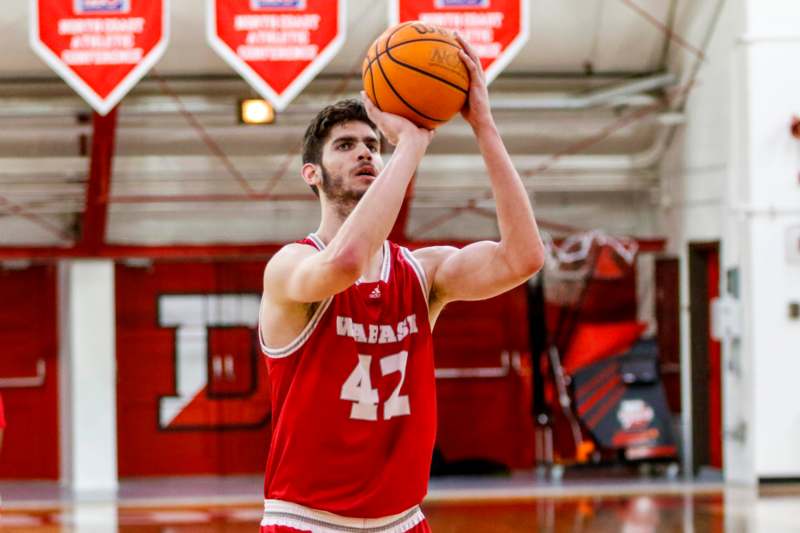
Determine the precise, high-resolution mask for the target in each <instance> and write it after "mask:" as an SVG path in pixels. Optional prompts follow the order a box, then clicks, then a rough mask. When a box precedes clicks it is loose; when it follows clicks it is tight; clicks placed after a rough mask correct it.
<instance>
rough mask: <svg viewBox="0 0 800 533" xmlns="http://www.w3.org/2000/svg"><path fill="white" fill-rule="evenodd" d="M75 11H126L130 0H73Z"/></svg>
mask: <svg viewBox="0 0 800 533" xmlns="http://www.w3.org/2000/svg"><path fill="white" fill-rule="evenodd" d="M73 7H74V8H75V13H78V14H83V13H128V12H129V11H130V10H131V0H75V1H74V4H73Z"/></svg>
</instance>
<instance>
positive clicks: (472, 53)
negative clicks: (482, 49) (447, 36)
mask: <svg viewBox="0 0 800 533" xmlns="http://www.w3.org/2000/svg"><path fill="white" fill-rule="evenodd" d="M456 40H458V44H460V45H461V48H463V49H464V52H466V54H467V55H468V56H469V58H470V59H472V61H474V62H475V64H476V65H478V68H480V65H481V60H480V58H479V57H478V53H477V52H476V51H475V49H474V48H473V47H472V45H471V44H469V43H468V42H467V41H466V40H464V38H463V37H461V35H460V34H459V33H458V32H456Z"/></svg>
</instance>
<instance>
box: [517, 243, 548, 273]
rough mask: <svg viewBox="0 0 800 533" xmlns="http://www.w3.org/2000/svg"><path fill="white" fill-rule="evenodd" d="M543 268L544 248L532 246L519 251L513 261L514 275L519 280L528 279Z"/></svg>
mask: <svg viewBox="0 0 800 533" xmlns="http://www.w3.org/2000/svg"><path fill="white" fill-rule="evenodd" d="M542 267H544V248H543V247H542V245H541V244H540V245H538V246H532V247H530V248H527V249H525V250H523V251H521V252H520V253H519V254H518V255H517V257H516V258H515V261H514V274H515V277H517V278H519V279H525V280H527V279H530V278H532V277H533V276H534V275H536V273H537V272H539V271H540V270H541V269H542Z"/></svg>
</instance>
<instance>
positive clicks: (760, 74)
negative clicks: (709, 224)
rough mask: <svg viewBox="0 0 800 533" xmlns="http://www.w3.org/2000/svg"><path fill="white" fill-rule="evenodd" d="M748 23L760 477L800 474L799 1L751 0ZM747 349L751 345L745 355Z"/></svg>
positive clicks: (749, 217)
mask: <svg viewBox="0 0 800 533" xmlns="http://www.w3.org/2000/svg"><path fill="white" fill-rule="evenodd" d="M745 13H746V25H745V32H744V35H743V38H742V42H741V44H740V46H739V48H738V50H737V55H738V56H739V57H738V59H739V64H741V65H743V67H744V69H743V70H744V73H745V77H746V79H745V82H746V84H745V85H744V88H745V89H746V92H745V93H744V94H743V97H744V98H743V99H744V101H745V103H746V107H745V109H744V112H745V113H746V118H745V121H743V123H745V124H747V129H746V131H747V135H746V136H745V135H742V136H740V138H739V145H738V146H737V147H736V148H737V151H739V152H741V153H744V154H745V155H746V160H745V161H743V163H744V165H743V167H744V168H743V172H742V173H741V174H740V175H739V178H740V183H739V187H737V189H738V190H739V191H741V192H742V197H741V203H740V204H738V205H734V206H733V208H734V211H735V212H736V213H737V215H738V216H737V220H739V221H740V227H745V228H746V236H747V238H746V242H747V244H748V249H746V250H743V251H742V253H741V254H740V260H741V261H742V268H743V270H744V269H748V270H749V271H750V276H749V277H748V281H750V283H748V285H746V286H745V287H744V288H745V290H746V291H747V292H746V294H743V304H744V305H745V306H747V308H748V310H749V311H750V312H751V313H752V323H751V324H750V325H751V326H752V331H751V335H752V338H751V339H750V340H749V342H748V343H747V344H746V347H745V351H744V354H745V355H744V357H745V359H748V358H749V359H750V361H749V362H750V364H751V365H752V368H753V379H754V383H753V388H754V391H755V395H754V398H755V405H754V413H753V416H754V421H753V422H754V424H753V429H752V432H753V434H754V435H753V438H754V439H755V470H756V474H757V476H758V477H761V478H763V477H797V476H800V401H798V400H797V394H796V391H797V389H798V381H797V376H800V357H798V355H797V349H798V346H800V322H798V321H797V320H794V321H791V320H789V319H788V311H787V309H788V305H789V302H791V301H800V267H799V266H798V265H791V264H789V263H788V261H787V257H786V251H785V250H786V248H785V246H786V245H785V236H786V232H787V230H788V229H789V228H790V227H792V226H797V225H798V224H800V183H798V173H800V141H798V140H797V139H794V138H792V137H791V135H790V133H789V124H790V120H791V117H792V115H793V114H797V113H800V69H798V68H797V65H798V57H800V30H799V29H798V24H797V22H798V21H800V3H798V2H790V1H780V0H747V2H746V5H745ZM748 349H749V350H750V351H749V353H748Z"/></svg>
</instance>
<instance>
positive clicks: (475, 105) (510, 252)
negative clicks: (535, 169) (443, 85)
mask: <svg viewBox="0 0 800 533" xmlns="http://www.w3.org/2000/svg"><path fill="white" fill-rule="evenodd" d="M459 42H461V44H462V46H463V47H464V49H465V50H466V53H465V52H460V55H461V59H462V61H464V63H465V64H466V65H467V68H468V69H469V72H470V78H471V80H470V93H469V101H468V104H467V106H468V107H466V108H465V109H464V111H463V112H462V114H463V115H464V118H465V119H466V120H467V122H468V123H469V124H470V126H471V127H472V129H473V131H474V132H475V137H476V139H477V141H478V147H479V148H480V152H481V155H482V156H483V160H484V162H485V164H486V170H487V172H488V174H489V179H490V182H491V186H492V192H493V194H494V199H495V204H496V206H497V223H498V226H499V229H500V241H499V242H491V241H481V242H476V243H473V244H470V245H469V246H466V247H464V248H462V249H460V250H459V249H456V248H452V247H432V248H426V249H420V250H417V251H415V252H414V254H415V256H416V257H417V258H418V259H419V260H420V261H421V262H422V264H423V266H424V267H425V269H426V271H427V273H428V279H430V280H431V311H432V313H431V317H432V318H433V319H435V317H436V315H438V313H439V311H440V310H441V308H442V307H444V305H445V304H446V303H447V302H451V301H454V300H483V299H486V298H490V297H492V296H496V295H497V294H500V293H502V292H505V291H507V290H509V289H511V288H513V287H516V286H517V285H519V284H521V283H523V282H524V281H526V280H527V279H529V278H530V277H531V276H533V275H534V274H535V273H536V272H537V271H538V270H539V269H540V268H541V267H542V264H543V262H544V246H543V245H542V240H541V237H540V236H539V230H538V228H537V226H536V220H535V218H534V216H533V208H532V207H531V204H530V201H529V199H528V193H527V191H526V190H525V187H524V185H523V184H522V180H521V179H520V177H519V174H518V173H517V171H516V169H515V168H514V166H513V164H512V162H511V158H510V156H509V155H508V151H507V150H506V147H505V145H504V144H503V141H502V139H501V138H500V134H499V133H498V130H497V126H496V125H495V122H494V119H493V117H492V113H491V110H490V108H489V93H488V90H487V88H486V81H485V78H484V74H483V71H482V70H481V68H480V61H479V60H478V57H477V55H476V54H475V52H474V50H473V49H472V48H471V47H470V46H469V44H468V43H466V42H465V41H464V40H463V39H461V37H459Z"/></svg>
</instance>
